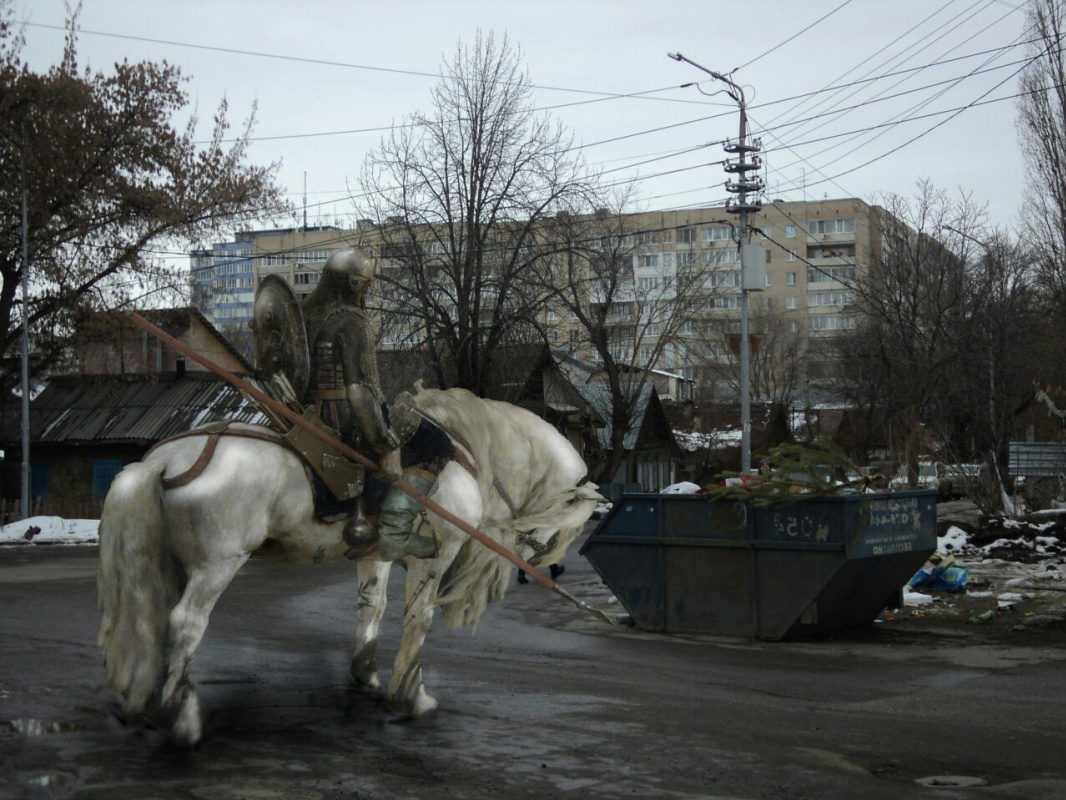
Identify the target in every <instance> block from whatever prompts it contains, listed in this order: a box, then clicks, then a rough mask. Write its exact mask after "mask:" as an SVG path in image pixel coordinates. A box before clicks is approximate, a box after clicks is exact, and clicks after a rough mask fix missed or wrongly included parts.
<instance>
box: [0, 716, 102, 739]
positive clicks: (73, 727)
mask: <svg viewBox="0 0 1066 800" xmlns="http://www.w3.org/2000/svg"><path fill="white" fill-rule="evenodd" d="M0 730H8V731H14V732H15V733H20V734H22V735H23V736H44V735H45V734H49V733H71V732H72V731H82V730H85V726H84V725H80V724H78V723H75V722H45V721H44V720H40V719H10V720H5V721H2V722H0Z"/></svg>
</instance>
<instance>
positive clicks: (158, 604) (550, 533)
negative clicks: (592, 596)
mask: <svg viewBox="0 0 1066 800" xmlns="http://www.w3.org/2000/svg"><path fill="white" fill-rule="evenodd" d="M415 401H416V404H417V406H418V408H419V409H420V410H421V411H422V413H423V414H424V415H426V416H427V417H429V418H431V419H433V420H435V421H437V422H438V423H439V424H440V425H441V427H443V428H444V429H445V430H446V431H448V432H450V433H451V434H452V435H453V438H454V440H455V441H456V443H457V445H458V446H459V447H460V448H461V449H464V450H467V451H468V456H469V460H470V461H472V462H473V464H474V466H475V467H476V470H470V469H468V468H464V467H463V466H460V464H459V463H457V462H452V463H450V464H449V465H448V466H447V467H446V468H445V469H444V471H443V472H442V473H441V475H440V477H439V479H438V481H437V484H436V487H435V488H434V490H433V493H432V494H431V495H430V498H431V499H433V500H435V501H436V502H437V503H439V504H440V505H441V506H442V507H443V508H445V509H446V510H447V511H450V512H451V513H453V514H455V515H456V516H458V517H460V518H461V519H463V520H464V521H466V522H469V523H471V524H472V525H474V526H475V527H479V528H480V530H481V531H482V532H483V533H485V534H487V535H488V536H490V537H492V538H493V539H495V540H496V541H498V542H499V543H500V544H502V545H503V546H504V547H507V548H508V549H510V550H512V551H515V552H517V553H518V555H520V556H521V557H523V558H525V559H526V560H527V561H529V562H530V563H532V564H534V565H537V564H542V565H547V564H553V563H556V562H557V561H558V560H560V559H561V558H562V556H563V553H564V552H565V550H566V548H567V547H568V546H569V545H570V543H571V542H572V541H573V540H574V539H575V538H577V536H578V534H579V533H580V531H581V527H582V525H583V524H584V523H585V521H586V520H587V519H588V518H589V517H590V516H591V514H592V511H593V509H594V508H595V504H596V502H597V499H598V498H599V495H598V494H597V493H596V491H595V485H594V484H585V485H583V486H581V485H579V484H580V483H581V481H582V479H583V478H584V476H585V464H584V463H583V461H582V460H581V457H580V456H579V455H578V453H577V451H576V450H574V448H573V447H572V446H571V445H570V443H569V442H568V441H567V440H566V439H565V438H564V437H563V436H562V435H561V434H559V433H558V432H557V431H556V430H555V429H554V428H552V427H551V426H550V425H549V424H548V423H546V422H545V421H543V420H541V419H540V418H538V417H537V416H535V415H534V414H532V413H530V412H528V411H525V410H524V409H521V408H518V407H517V406H513V405H509V404H507V403H500V402H494V401H491V400H483V399H479V398H477V397H475V396H474V395H473V394H471V393H469V392H467V391H464V390H457V389H453V390H449V391H438V390H420V391H419V393H418V395H417V396H416V398H415ZM235 427H240V428H242V429H244V430H259V431H263V430H264V429H262V428H259V429H256V427H255V426H248V425H241V426H235ZM207 436H208V434H207V432H204V434H203V435H191V436H187V437H185V438H181V439H176V440H173V441H170V442H167V443H165V444H163V445H161V446H159V447H157V448H156V449H154V450H153V451H152V452H150V453H149V454H148V455H147V456H146V457H145V459H144V460H143V461H140V462H138V463H135V464H131V465H129V466H127V467H126V468H125V469H124V470H123V471H122V472H121V473H120V474H119V475H118V477H116V479H115V481H114V483H113V484H112V486H111V490H110V491H109V492H108V495H107V499H106V501H105V503H104V508H103V513H102V515H101V519H100V569H99V575H98V578H97V590H98V605H99V608H100V611H101V612H102V619H101V624H100V631H99V636H98V644H99V646H100V649H101V651H102V652H103V655H104V664H105V670H106V678H107V684H108V686H109V687H110V688H111V689H112V690H113V691H115V692H116V693H117V694H118V695H120V696H121V697H122V700H123V712H124V713H125V714H126V715H127V716H128V717H133V716H136V715H139V714H146V715H148V716H149V717H152V718H153V719H154V720H156V721H158V722H160V723H162V724H163V725H164V726H166V727H168V728H169V730H170V731H171V734H172V736H173V737H174V739H175V741H176V742H177V743H178V744H180V745H183V746H191V745H193V744H195V743H197V742H198V741H199V739H200V737H201V734H202V723H201V718H200V708H199V703H198V702H197V698H196V689H195V687H194V686H193V684H192V682H191V681H190V679H189V675H188V669H189V665H190V662H191V661H192V658H193V654H194V652H195V650H196V648H197V646H198V645H199V643H200V640H201V638H202V637H203V635H204V631H205V630H206V628H207V624H208V617H209V616H210V614H211V610H212V608H213V607H214V605H215V602H216V601H217V600H218V598H219V596H220V595H221V594H222V592H223V590H225V588H226V586H227V585H229V583H230V581H231V580H232V579H233V576H234V575H236V574H237V571H238V570H239V569H240V568H241V566H242V565H243V564H244V563H245V562H246V561H247V560H248V559H249V558H250V557H251V556H253V555H260V556H263V557H266V558H269V559H271V560H275V561H280V562H284V563H319V562H322V561H325V560H327V559H331V558H335V557H338V556H341V555H343V554H344V552H345V550H346V545H345V544H344V542H343V540H342V538H341V531H342V529H343V527H344V520H343V519H342V520H338V521H336V522H332V523H326V522H322V521H319V520H316V519H315V517H314V513H313V504H312V493H311V486H310V482H309V480H308V477H307V470H306V467H305V465H304V463H303V462H302V461H301V459H300V458H299V457H298V456H297V455H295V454H294V453H293V452H292V451H291V450H289V449H287V448H285V447H282V446H280V445H278V444H276V443H273V442H270V441H264V440H260V439H253V438H243V437H238V436H225V435H224V436H222V437H221V438H219V439H218V440H217V445H216V447H215V451H214V454H213V456H212V458H211V460H210V461H209V462H208V464H207V466H206V468H205V469H204V470H203V472H202V473H201V474H199V476H198V477H196V478H194V479H192V480H191V481H189V482H187V483H185V484H184V485H182V486H178V487H176V488H167V489H165V488H164V485H163V479H164V478H173V477H174V476H176V475H180V474H182V473H183V472H185V471H186V470H189V469H190V467H191V466H192V465H193V464H194V463H195V462H196V461H197V460H198V458H200V456H201V453H202V452H203V451H204V448H205V443H206V441H207ZM475 472H476V475H475V474H474V473H475ZM427 523H428V524H430V525H431V526H432V528H433V530H434V531H435V532H436V535H437V537H438V539H439V540H440V551H439V555H438V556H437V557H436V558H433V559H424V560H413V559H412V560H409V561H408V562H407V564H406V566H407V577H406V585H405V593H406V599H405V606H404V616H403V631H402V636H401V642H400V648H399V651H398V652H397V654H396V660H395V664H394V668H393V672H392V675H391V678H390V680H389V683H388V686H387V688H386V690H385V697H386V700H387V701H388V702H389V703H390V705H391V706H392V708H393V709H395V710H396V711H398V712H399V713H401V714H404V715H407V716H420V715H422V714H424V713H426V712H428V711H431V710H433V709H434V708H436V706H437V703H436V700H434V699H433V698H432V697H431V696H430V695H429V694H427V692H426V690H425V687H424V685H423V683H422V668H421V665H420V664H419V661H418V652H419V649H420V648H421V646H422V644H423V642H424V640H425V636H426V634H427V632H428V631H429V628H430V626H431V624H432V621H433V613H434V609H435V607H436V606H440V607H441V610H442V618H443V621H444V624H445V625H446V626H448V627H450V628H455V627H458V626H460V625H464V624H473V623H476V622H477V620H478V619H479V618H480V616H481V614H482V613H483V612H484V610H485V608H486V606H487V605H488V604H489V603H491V602H493V601H494V600H497V599H499V598H500V597H501V596H502V595H503V593H504V592H505V591H506V588H507V585H508V582H509V577H510V575H511V565H510V563H508V562H507V561H505V560H504V559H502V558H501V557H500V556H498V555H497V554H495V553H493V552H492V551H490V550H489V549H488V548H486V547H485V546H484V545H482V544H481V543H479V542H477V541H475V540H473V539H471V538H470V537H468V536H467V535H466V534H465V533H463V532H462V531H460V530H459V529H457V528H456V527H455V526H453V525H451V524H449V523H448V522H446V521H445V520H443V519H440V518H439V517H436V516H435V515H432V514H430V515H428V518H427V517H424V518H423V521H422V522H420V523H419V524H427ZM423 535H425V534H423ZM389 568H390V565H389V564H387V563H383V562H381V561H380V560H379V559H377V557H376V556H371V557H367V558H363V559H360V560H359V561H358V566H357V570H358V577H359V595H358V631H357V634H356V638H355V649H354V654H353V657H352V663H351V675H352V677H353V679H354V680H355V681H356V683H358V684H359V685H361V686H363V687H367V688H370V689H380V687H381V683H380V680H379V678H378V674H377V664H376V643H377V634H378V628H379V625H380V622H381V619H382V616H383V614H384V611H385V597H386V594H385V590H386V584H387V581H388V574H389Z"/></svg>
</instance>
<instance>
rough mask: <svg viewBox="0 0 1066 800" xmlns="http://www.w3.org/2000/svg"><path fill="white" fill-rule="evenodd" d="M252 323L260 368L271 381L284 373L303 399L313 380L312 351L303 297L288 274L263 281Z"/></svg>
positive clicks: (264, 378)
mask: <svg viewBox="0 0 1066 800" xmlns="http://www.w3.org/2000/svg"><path fill="white" fill-rule="evenodd" d="M250 325H251V328H252V331H253V332H254V333H255V368H256V371H257V372H258V373H259V375H260V376H261V377H262V378H263V380H265V381H267V382H269V381H270V380H271V379H272V378H273V377H274V376H275V375H277V374H279V373H280V374H282V375H284V376H285V377H286V378H287V379H288V381H289V383H290V384H291V385H292V388H293V389H294V390H295V392H296V396H297V398H299V399H301V400H302V399H303V397H304V395H305V394H306V393H307V386H308V383H309V382H310V380H311V355H310V351H309V350H308V347H307V329H306V328H305V327H304V318H303V313H302V312H301V311H300V301H299V300H298V299H297V297H296V293H295V292H293V290H292V287H291V286H289V284H288V283H287V282H286V281H285V279H284V278H282V277H281V276H279V275H267V276H266V277H265V278H263V280H262V281H261V282H260V283H259V290H258V291H257V292H256V293H255V306H254V308H253V311H252V321H251V323H250Z"/></svg>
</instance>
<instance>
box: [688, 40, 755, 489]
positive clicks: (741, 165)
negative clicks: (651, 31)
mask: <svg viewBox="0 0 1066 800" xmlns="http://www.w3.org/2000/svg"><path fill="white" fill-rule="evenodd" d="M667 56H669V57H670V58H672V59H674V61H684V62H685V63H686V64H691V65H692V66H694V67H695V68H696V69H699V70H702V71H704V72H706V73H707V74H708V75H710V76H711V77H712V78H714V79H715V80H717V81H721V82H722V83H724V84H725V85H726V86H728V87H729V89H728V90H727V94H728V95H729V96H730V97H731V98H733V100H735V101H736V103H737V105H738V106H740V135H739V137H738V138H737V141H736V142H735V143H733V142H729V143H727V144H726V146H725V150H726V152H727V153H736V154H737V156H738V158H739V160H738V161H737V162H732V161H726V163H725V170H726V172H730V173H735V174H736V175H737V180H736V181H735V182H734V181H731V180H730V181H726V190H727V191H729V192H732V193H734V194H736V196H737V198H736V201H735V202H727V203H726V211H728V212H729V213H731V214H737V215H739V217H740V219H739V223H740V224H739V225H738V226H737V246H738V247H739V249H740V431H741V440H740V441H741V449H740V471H741V473H743V474H747V473H749V472H751V340H750V338H749V335H748V292H749V291H761V290H762V288H763V286H764V285H765V278H764V277H762V276H764V274H765V273H764V269H765V267H764V263H765V262H764V261H763V260H762V258H763V256H762V248H761V247H759V246H758V245H754V246H752V245H745V244H744V238H745V237H746V236H747V235H748V214H749V213H755V212H757V211H759V210H760V209H761V208H762V206H761V205H759V204H758V203H755V202H751V203H749V202H748V198H747V193H748V192H759V191H761V189H762V187H763V184H762V181H761V180H759V178H758V177H753V178H748V176H747V172H748V171H749V170H758V168H759V166H760V164H759V158H758V156H754V157H753V158H754V160H753V161H751V162H748V161H747V160H746V157H747V156H748V155H749V154H752V153H757V152H758V151H759V150H760V149H761V145H760V144H759V142H757V141H755V142H751V143H749V142H748V111H747V105H746V103H745V101H744V90H743V89H742V88H740V86H739V85H737V84H736V83H734V82H733V81H732V80H730V79H729V78H727V77H726V76H725V75H723V74H722V73H720V72H715V71H714V70H711V69H707V68H706V67H704V66H701V65H699V64H697V63H696V62H695V61H693V60H692V59H690V58H686V57H685V56H683V55H681V53H667Z"/></svg>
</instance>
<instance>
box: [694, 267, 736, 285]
mask: <svg viewBox="0 0 1066 800" xmlns="http://www.w3.org/2000/svg"><path fill="white" fill-rule="evenodd" d="M703 285H704V286H705V287H707V288H709V289H716V288H718V287H719V286H740V270H736V269H730V270H721V271H718V272H712V273H711V274H710V275H707V276H706V277H705V278H704V279H703Z"/></svg>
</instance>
